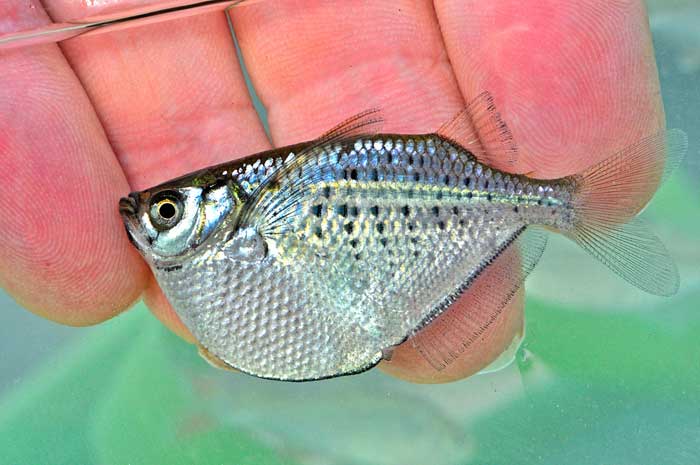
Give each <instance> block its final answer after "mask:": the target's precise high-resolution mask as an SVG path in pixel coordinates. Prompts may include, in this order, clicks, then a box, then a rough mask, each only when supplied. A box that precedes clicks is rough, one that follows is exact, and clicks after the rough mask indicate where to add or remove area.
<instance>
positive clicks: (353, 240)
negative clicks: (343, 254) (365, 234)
mask: <svg viewBox="0 0 700 465" xmlns="http://www.w3.org/2000/svg"><path fill="white" fill-rule="evenodd" d="M350 247H352V248H353V249H356V248H357V239H352V240H351V241H350Z"/></svg>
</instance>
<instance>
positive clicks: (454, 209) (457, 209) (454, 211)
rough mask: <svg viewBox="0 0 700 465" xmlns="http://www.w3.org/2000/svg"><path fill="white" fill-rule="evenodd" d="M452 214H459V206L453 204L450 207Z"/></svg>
mask: <svg viewBox="0 0 700 465" xmlns="http://www.w3.org/2000/svg"><path fill="white" fill-rule="evenodd" d="M452 214H453V215H459V208H457V206H456V205H455V206H454V207H452Z"/></svg>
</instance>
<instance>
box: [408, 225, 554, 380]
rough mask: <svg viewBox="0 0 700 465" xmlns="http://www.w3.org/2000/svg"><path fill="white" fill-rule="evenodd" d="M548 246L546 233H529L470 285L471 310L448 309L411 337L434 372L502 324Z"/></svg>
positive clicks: (534, 230) (535, 230)
mask: <svg viewBox="0 0 700 465" xmlns="http://www.w3.org/2000/svg"><path fill="white" fill-rule="evenodd" d="M546 244H547V235H546V233H545V232H544V231H543V230H541V229H538V228H536V227H528V228H527V229H525V230H524V231H523V232H522V233H521V234H520V236H518V237H517V238H516V239H515V240H514V241H513V242H511V243H510V245H507V246H506V247H505V248H504V249H503V250H502V251H501V253H500V254H499V255H497V256H496V257H495V258H492V259H491V260H489V264H488V265H487V266H486V268H485V269H484V270H483V271H482V273H481V274H480V275H479V277H478V279H476V280H474V282H473V284H469V283H468V284H467V286H468V287H467V289H466V290H465V291H464V293H463V294H462V296H464V297H465V298H466V299H467V302H468V303H469V306H470V307H469V308H468V309H467V310H466V311H460V308H459V307H454V306H453V307H448V308H447V309H446V310H444V311H443V312H442V313H440V314H438V315H437V316H436V317H435V318H434V319H433V320H432V321H430V322H429V323H428V324H427V325H426V326H424V327H423V328H422V329H420V330H418V331H417V332H416V333H415V334H414V335H412V336H411V338H410V341H411V343H412V344H413V346H414V347H415V348H416V349H417V350H418V352H419V353H420V354H421V355H422V356H423V358H425V360H426V361H427V362H428V363H429V364H430V365H431V366H432V367H433V368H435V369H436V370H438V371H441V370H443V369H444V368H445V367H446V366H447V365H449V364H450V363H451V362H453V361H454V360H455V359H457V358H458V357H459V356H460V355H461V354H462V353H463V352H464V351H465V350H467V349H468V348H469V347H470V346H471V345H472V344H473V343H474V342H476V341H477V340H479V338H481V337H482V336H483V335H484V333H485V332H486V331H487V330H488V328H490V327H491V325H492V324H493V323H494V322H495V321H496V320H498V318H499V317H500V316H501V314H502V312H503V310H504V309H505V308H506V307H507V306H508V304H509V303H510V302H511V301H512V299H513V297H515V296H516V295H517V293H518V290H519V289H520V288H521V287H522V285H523V283H524V282H525V278H527V275H528V274H529V273H530V272H531V271H532V270H533V269H534V268H535V265H537V262H538V261H539V259H540V257H541V256H542V253H543V252H544V249H545V246H546ZM457 297H459V296H457ZM455 299H456V297H455Z"/></svg>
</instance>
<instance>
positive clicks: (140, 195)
mask: <svg viewBox="0 0 700 465" xmlns="http://www.w3.org/2000/svg"><path fill="white" fill-rule="evenodd" d="M238 192H239V189H238V188H237V187H236V186H235V185H233V183H232V182H214V183H211V184H201V183H197V182H194V180H193V181H192V182H188V180H187V179H186V178H185V179H178V180H176V181H173V182H170V183H165V184H161V185H159V186H156V187H153V188H151V189H147V190H144V191H140V192H132V193H130V194H129V195H128V196H127V197H123V198H122V199H121V200H120V201H119V212H120V214H121V216H122V219H123V221H124V225H125V226H126V231H127V234H128V236H129V239H130V240H131V242H132V243H133V244H134V245H135V246H136V248H137V249H138V250H139V251H140V252H141V254H142V255H143V256H144V258H146V260H147V261H148V262H149V263H151V264H152V265H155V266H158V267H162V266H171V265H174V264H177V263H178V262H180V261H182V260H185V259H187V258H188V257H190V256H191V255H192V254H194V253H197V251H199V250H201V249H203V248H204V245H205V243H206V242H207V239H208V238H209V237H210V236H212V234H213V233H214V232H215V231H217V230H220V229H221V228H223V227H225V224H228V221H227V219H230V218H231V217H232V216H233V215H232V214H233V213H234V212H235V211H236V210H237V208H236V207H237V206H239V205H240V203H241V201H240V198H239V195H238Z"/></svg>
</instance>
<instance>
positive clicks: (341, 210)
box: [335, 203, 348, 218]
mask: <svg viewBox="0 0 700 465" xmlns="http://www.w3.org/2000/svg"><path fill="white" fill-rule="evenodd" d="M335 212H336V213H337V214H339V215H340V216H342V217H343V218H345V217H347V216H348V205H347V204H345V203H344V204H342V205H338V206H337V207H336V209H335Z"/></svg>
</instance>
